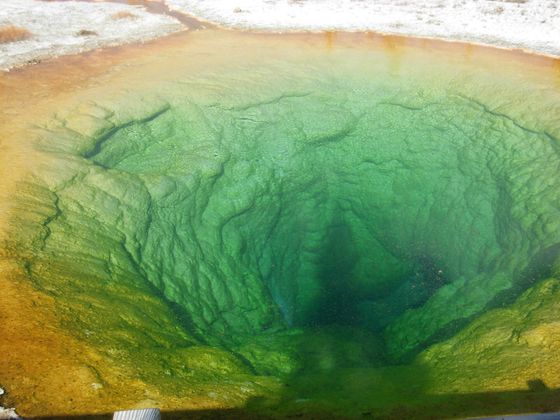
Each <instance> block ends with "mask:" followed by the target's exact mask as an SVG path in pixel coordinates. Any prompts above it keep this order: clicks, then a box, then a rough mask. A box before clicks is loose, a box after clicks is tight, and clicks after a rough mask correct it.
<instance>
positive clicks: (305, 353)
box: [21, 51, 560, 416]
mask: <svg viewBox="0 0 560 420" xmlns="http://www.w3.org/2000/svg"><path fill="white" fill-rule="evenodd" d="M344 54H349V56H344ZM341 55H342V58H344V60H342V59H341ZM349 59H350V60H354V61H353V62H352V61H347V60H349ZM393 64H394V63H393ZM393 64H391V63H387V62H383V63H380V58H379V57H376V56H372V57H369V58H365V57H364V56H362V55H360V54H359V52H355V51H354V52H351V53H348V52H344V51H343V52H342V53H339V56H336V55H335V56H334V57H333V56H332V55H331V56H327V57H325V59H324V61H323V62H322V61H319V62H310V61H309V60H308V61H301V62H300V61H297V60H295V59H293V60H292V61H289V60H288V61H287V62H285V61H280V60H275V59H268V60H265V61H264V63H261V64H260V65H259V66H258V67H257V68H248V67H244V66H233V65H232V67H231V68H228V67H227V66H226V67H225V68H221V69H218V70H216V71H214V72H210V73H205V74H196V75H186V76H184V77H182V78H181V80H172V81H166V82H165V83H162V84H161V85H160V86H159V87H158V92H157V94H154V93H150V94H145V95H144V96H141V95H139V96H136V97H132V99H130V98H129V99H126V100H125V99H123V100H122V101H121V102H120V103H118V102H117V103H114V102H113V103H111V102H110V101H108V102H107V103H104V102H103V100H95V103H89V104H86V105H84V107H83V108H82V109H81V110H80V111H79V112H75V113H74V114H70V115H68V116H64V117H60V119H59V120H62V121H63V122H59V123H56V122H55V123H53V126H52V127H49V128H48V130H44V131H42V132H41V134H40V136H39V137H40V141H39V143H38V144H39V146H38V147H39V148H40V149H41V150H42V151H43V152H44V153H45V154H47V155H51V158H50V159H52V160H51V161H50V163H49V164H48V165H46V167H45V169H44V173H43V174H42V175H41V177H43V179H39V180H35V181H34V182H33V183H30V184H29V185H26V186H25V188H24V190H25V192H26V194H27V198H26V199H24V200H23V201H22V202H23V203H24V204H22V208H23V207H25V208H26V209H27V210H26V211H27V212H28V213H29V212H32V211H33V210H29V208H33V206H35V207H41V206H44V207H42V210H41V211H39V213H41V214H45V213H46V214H47V217H43V218H42V219H41V218H40V217H37V219H41V221H40V222H38V224H40V225H41V227H40V229H38V232H40V233H37V234H35V236H31V235H28V236H27V238H29V237H32V240H27V242H26V243H25V244H24V245H21V247H22V248H24V249H30V250H31V251H29V253H30V254H32V258H31V259H30V261H31V262H30V263H29V264H28V268H29V273H30V276H31V278H32V279H33V281H34V283H35V284H36V286H37V287H39V288H40V289H42V290H46V291H48V292H50V293H52V294H54V295H55V296H57V298H58V299H60V301H61V302H65V306H64V307H65V308H67V309H66V310H67V311H68V315H67V319H68V321H67V323H68V326H69V328H71V329H73V330H74V331H77V333H78V334H80V335H82V336H83V337H84V338H85V339H87V340H89V341H92V342H96V340H98V341H97V342H98V345H100V346H105V347H111V346H113V347H122V346H123V344H125V345H126V343H128V345H131V346H132V349H133V350H131V351H132V354H134V351H137V353H138V354H141V353H143V352H144V353H148V354H149V353H150V351H151V350H150V348H168V349H172V348H174V347H177V346H179V347H188V346H190V345H192V344H195V343H198V344H200V343H203V344H205V345H210V346H217V347H220V348H222V349H226V350H228V351H230V352H233V354H234V355H235V356H234V357H238V358H239V360H242V361H243V363H242V364H244V366H245V367H244V368H243V369H248V371H249V372H251V373H252V374H258V375H271V376H274V377H277V378H281V379H282V378H284V379H282V380H284V381H285V382H286V383H290V382H295V383H296V385H295V386H296V387H297V389H299V391H298V392H295V395H292V394H289V393H288V394H289V395H291V396H290V398H292V402H293V401H299V400H301V402H302V404H303V405H306V404H308V399H312V398H314V396H313V395H314V394H313V392H311V394H312V395H311V396H310V395H306V393H309V392H310V391H305V390H309V389H313V388H314V387H315V388H316V389H317V390H318V391H317V393H322V394H323V395H327V396H326V397H325V400H329V399H331V400H333V399H334V400H336V398H337V396H338V397H339V398H347V397H348V395H350V394H352V393H353V392H355V390H354V389H353V388H352V386H356V387H360V386H361V385H359V383H360V381H357V380H356V379H355V377H354V378H353V377H352V375H354V376H355V375H357V374H356V373H355V371H354V370H357V371H359V370H360V369H362V372H366V373H367V372H370V376H369V377H368V378H369V379H367V381H366V382H365V384H364V385H363V387H365V386H373V385H372V383H376V384H378V383H384V384H385V385H384V387H385V388H384V389H383V390H379V394H378V395H377V397H376V398H378V399H379V400H385V401H386V402H387V404H389V405H390V404H393V405H398V404H401V403H403V401H406V399H408V398H411V396H413V395H416V394H418V392H419V388H415V385H411V387H410V388H408V389H407V391H406V392H405V391H403V390H404V389H405V387H404V386H403V385H402V384H403V383H406V382H407V381H408V379H406V378H407V377H409V376H410V377H416V378H418V376H426V377H428V376H429V375H428V374H427V373H426V374H425V375H424V374H423V373H419V372H420V371H419V370H418V369H417V370H415V371H412V373H409V372H408V371H404V370H403V371H402V372H401V371H399V370H398V369H400V368H394V369H397V370H391V371H384V370H383V368H382V367H383V366H386V365H395V364H399V363H402V362H408V361H410V360H412V359H413V358H414V357H415V356H417V355H418V354H419V353H420V352H421V351H422V350H424V349H426V348H428V347H429V346H430V345H432V344H433V343H436V342H441V341H443V340H445V339H447V338H449V337H452V336H453V335H454V334H456V333H457V332H459V331H461V329H462V328H463V327H465V326H466V325H467V324H468V323H469V322H471V321H472V320H474V319H476V318H477V317H478V316H480V315H481V314H483V313H484V312H485V311H488V310H489V309H492V308H498V307H502V306H504V305H509V304H511V303H512V302H513V301H514V300H515V299H516V298H517V297H518V296H520V294H521V293H522V292H523V291H525V290H526V289H528V288H530V287H532V286H533V285H535V284H536V283H537V282H538V281H540V280H542V279H545V278H547V277H550V276H551V275H553V274H554V266H555V263H556V259H557V256H558V250H559V246H560V243H559V242H558V238H559V236H558V233H559V232H560V214H559V208H560V207H559V206H558V202H559V201H558V200H559V198H560V195H559V191H560V190H559V188H558V187H559V185H558V180H557V173H558V168H559V163H560V155H559V149H558V138H557V134H558V132H559V130H560V129H559V128H558V127H557V126H556V127H554V126H552V127H547V126H546V124H547V121H546V120H545V121H544V122H542V121H541V120H539V117H535V116H533V115H530V116H529V117H527V115H524V114H523V113H522V112H520V111H519V110H520V109H523V108H524V107H523V105H522V104H521V102H520V101H521V98H524V100H526V101H527V103H530V104H533V103H538V97H537V96H538V95H537V94H536V93H535V95H534V96H533V97H531V93H530V92H531V89H530V88H525V87H519V90H518V91H516V90H515V89H516V88H515V85H514V84H513V83H512V82H509V81H505V82H504V81H496V80H493V79H492V78H491V76H488V75H483V76H481V80H482V82H478V81H476V78H475V81H474V82H473V81H472V80H471V77H473V74H471V73H468V71H467V70H464V73H461V71H462V70H457V69H454V70H451V66H450V68H443V69H442V75H437V74H429V72H425V73H424V70H418V73H415V71H414V70H410V69H409V70H407V71H406V72H405V74H401V73H399V71H394V70H390V69H391V66H392V65H393ZM382 70H384V71H382ZM454 72H456V73H454ZM427 74H429V75H427ZM493 83H496V84H493ZM469 89H472V95H469ZM492 89H495V91H494V92H492V91H491V90H492ZM507 89H511V90H512V92H513V94H510V96H508V97H506V98H504V100H503V102H500V99H499V98H500V96H499V95H500V94H502V93H503V92H504V91H506V90H507ZM125 98H127V96H126V95H125ZM481 98H482V99H481ZM483 99H488V100H489V101H490V102H493V103H491V104H487V103H485V102H484V101H483ZM512 103H513V105H512ZM508 106H511V108H508ZM531 106H532V105H530V106H529V108H530V107H531ZM555 106H556V107H558V103H556V105H555ZM510 111H511V112H510ZM84 121H85V122H84ZM84 127H93V129H90V128H88V129H84ZM87 130H89V131H87ZM30 197H31V198H30ZM45 203H46V204H45ZM49 203H50V204H49ZM22 217H23V216H22ZM26 217H28V218H29V216H26ZM30 229H31V228H30ZM130 290H135V291H141V292H142V293H145V294H147V295H151V296H156V297H157V298H158V299H161V301H162V302H164V304H165V305H167V307H168V308H169V309H170V310H171V311H172V312H173V314H174V316H175V317H176V318H175V319H176V320H177V325H170V326H163V325H162V323H161V322H160V321H159V320H158V317H159V315H158V313H157V311H155V312H153V313H151V312H150V313H146V312H145V311H144V310H143V309H142V305H139V304H138V302H137V301H135V299H133V298H132V297H131V296H132V295H131V292H130ZM138 293H140V292H138ZM111 308H113V309H111ZM115 308H117V309H115ZM112 310H116V311H120V312H121V313H122V315H121V316H119V317H118V318H113V317H111V316H109V317H104V316H103V315H102V314H103V313H105V312H106V313H110V312H111V311H112ZM82 313H83V314H88V313H89V314H90V315H83V316H81V315H80V314H82ZM94 313H95V314H96V315H94ZM76 314H77V316H76ZM100 314H101V315H100ZM88 331H90V332H91V331H96V332H97V331H99V332H100V333H99V334H88V333H87V332H88ZM150 346H151V347H150ZM134 349H137V350H134ZM170 352H171V350H170ZM170 354H171V353H170ZM167 362H168V363H169V364H170V365H173V363H174V362H172V361H171V362H170V361H167ZM224 363H225V362H224ZM228 363H230V362H228ZM231 363H234V362H231ZM235 363H237V362H235ZM235 363H234V364H235ZM228 366H229V365H228ZM238 368H239V367H232V368H231V369H232V370H233V371H236V369H238ZM228 369H229V368H228ZM239 369H240V368H239ZM337 369H338V370H337ZM340 369H349V370H345V371H344V374H340V375H338V376H337V375H333V373H332V372H335V371H337V372H341V371H340ZM353 369H354V370H353ZM376 369H377V370H376ZM226 371H227V369H226ZM302 372H303V373H302ZM352 372H354V373H352ZM395 372H396V373H395ZM399 372H401V373H399ZM460 374H461V373H460V372H459V373H457V372H455V373H453V375H460ZM376 375H377V376H376ZM395 375H396V376H397V377H398V376H399V375H401V376H400V377H399V379H398V380H395V379H393V378H394V377H395ZM345 378H346V379H345ZM372 378H373V379H372ZM422 380H424V379H422ZM426 380H427V379H426ZM331 381H336V382H337V383H339V385H338V386H341V387H342V388H341V389H340V390H339V391H340V392H339V393H338V394H337V391H336V390H337V385H335V384H334V383H332V382H331ZM344 381H347V384H351V383H353V384H355V385H352V386H350V385H344V384H343V385H340V382H343V383H344ZM368 381H369V382H368ZM397 382H398V384H396V383H397ZM420 382H421V381H420ZM356 383H357V384H356ZM318 384H321V385H318ZM391 384H393V385H391ZM417 386H418V387H420V386H423V385H422V383H421V384H420V385H417ZM363 387H362V388H363ZM368 398H369V397H368ZM372 400H373V397H372ZM293 404H296V403H293ZM333 404H335V405H336V403H333ZM340 404H342V403H340ZM296 406H297V404H296ZM312 409H313V406H312V408H311V409H310V410H312ZM360 409H362V408H360ZM364 410H366V409H365V408H364ZM366 411H367V410H366ZM404 413H405V414H403V415H405V416H406V411H405V412H404ZM395 415H398V412H397V414H395Z"/></svg>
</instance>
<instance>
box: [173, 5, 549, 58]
mask: <svg viewBox="0 0 560 420" xmlns="http://www.w3.org/2000/svg"><path fill="white" fill-rule="evenodd" d="M166 3H167V4H168V5H169V7H170V8H171V9H174V10H178V11H184V12H188V13H191V14H194V15H195V16H199V17H201V18H204V19H207V20H209V21H212V22H216V23H220V24H222V25H225V26H230V27H234V28H255V29H262V30H272V31H283V30H350V31H360V30H371V31H379V32H385V33H392V34H404V35H417V36H423V37H435V38H443V39H451V40H464V41H471V42H477V43H483V44H490V45H496V46H501V47H508V48H511V47H513V48H523V49H527V50H532V51H536V52H540V53H544V54H550V55H556V56H560V0H166Z"/></svg>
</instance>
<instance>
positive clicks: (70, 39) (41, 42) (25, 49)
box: [0, 0, 185, 70]
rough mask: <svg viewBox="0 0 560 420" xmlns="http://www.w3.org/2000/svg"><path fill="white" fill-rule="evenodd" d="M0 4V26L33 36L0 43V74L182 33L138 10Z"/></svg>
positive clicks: (25, 0) (28, 1)
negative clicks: (49, 59) (118, 15)
mask: <svg viewBox="0 0 560 420" xmlns="http://www.w3.org/2000/svg"><path fill="white" fill-rule="evenodd" d="M1 3H2V4H1V6H0V27H2V26H5V25H14V26H17V27H21V28H25V29H27V30H28V31H30V32H31V33H32V34H33V35H32V36H31V38H29V39H27V40H23V41H17V42H10V43H5V44H0V69H2V70H7V69H9V68H11V67H15V66H19V65H23V64H26V63H29V62H32V61H34V60H40V59H43V58H47V57H53V56H58V55H63V54H74V53H79V52H83V51H87V50H92V49H95V48H99V47H106V46H113V45H119V44H125V43H130V42H138V41H145V40H148V39H152V38H156V37H159V36H162V35H166V34H169V33H171V32H175V31H179V30H184V29H185V27H184V26H183V25H182V24H181V23H179V22H178V21H177V20H175V19H173V18H171V17H169V16H164V15H159V14H153V13H149V12H147V11H146V10H145V9H144V8H142V7H139V6H129V5H124V4H115V3H84V2H77V1H65V2H41V1H36V0H9V1H2V2H1ZM119 12H128V13H131V14H133V15H134V17H133V18H122V19H116V18H114V15H115V14H116V13H119ZM82 30H86V31H93V32H95V33H96V35H85V36H84V35H77V34H78V33H79V32H80V31H82Z"/></svg>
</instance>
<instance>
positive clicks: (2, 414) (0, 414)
mask: <svg viewBox="0 0 560 420" xmlns="http://www.w3.org/2000/svg"><path fill="white" fill-rule="evenodd" d="M19 418H20V416H18V415H17V413H16V410H15V409H13V408H4V407H2V406H0V419H2V420H4V419H19Z"/></svg>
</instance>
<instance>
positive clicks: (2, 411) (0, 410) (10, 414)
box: [0, 388, 19, 420]
mask: <svg viewBox="0 0 560 420" xmlns="http://www.w3.org/2000/svg"><path fill="white" fill-rule="evenodd" d="M2 395H4V390H3V389H2V388H0V396H2ZM18 418H19V416H18V415H17V413H16V410H14V409H13V408H4V407H2V406H1V405H0V419H1V420H4V419H18Z"/></svg>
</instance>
